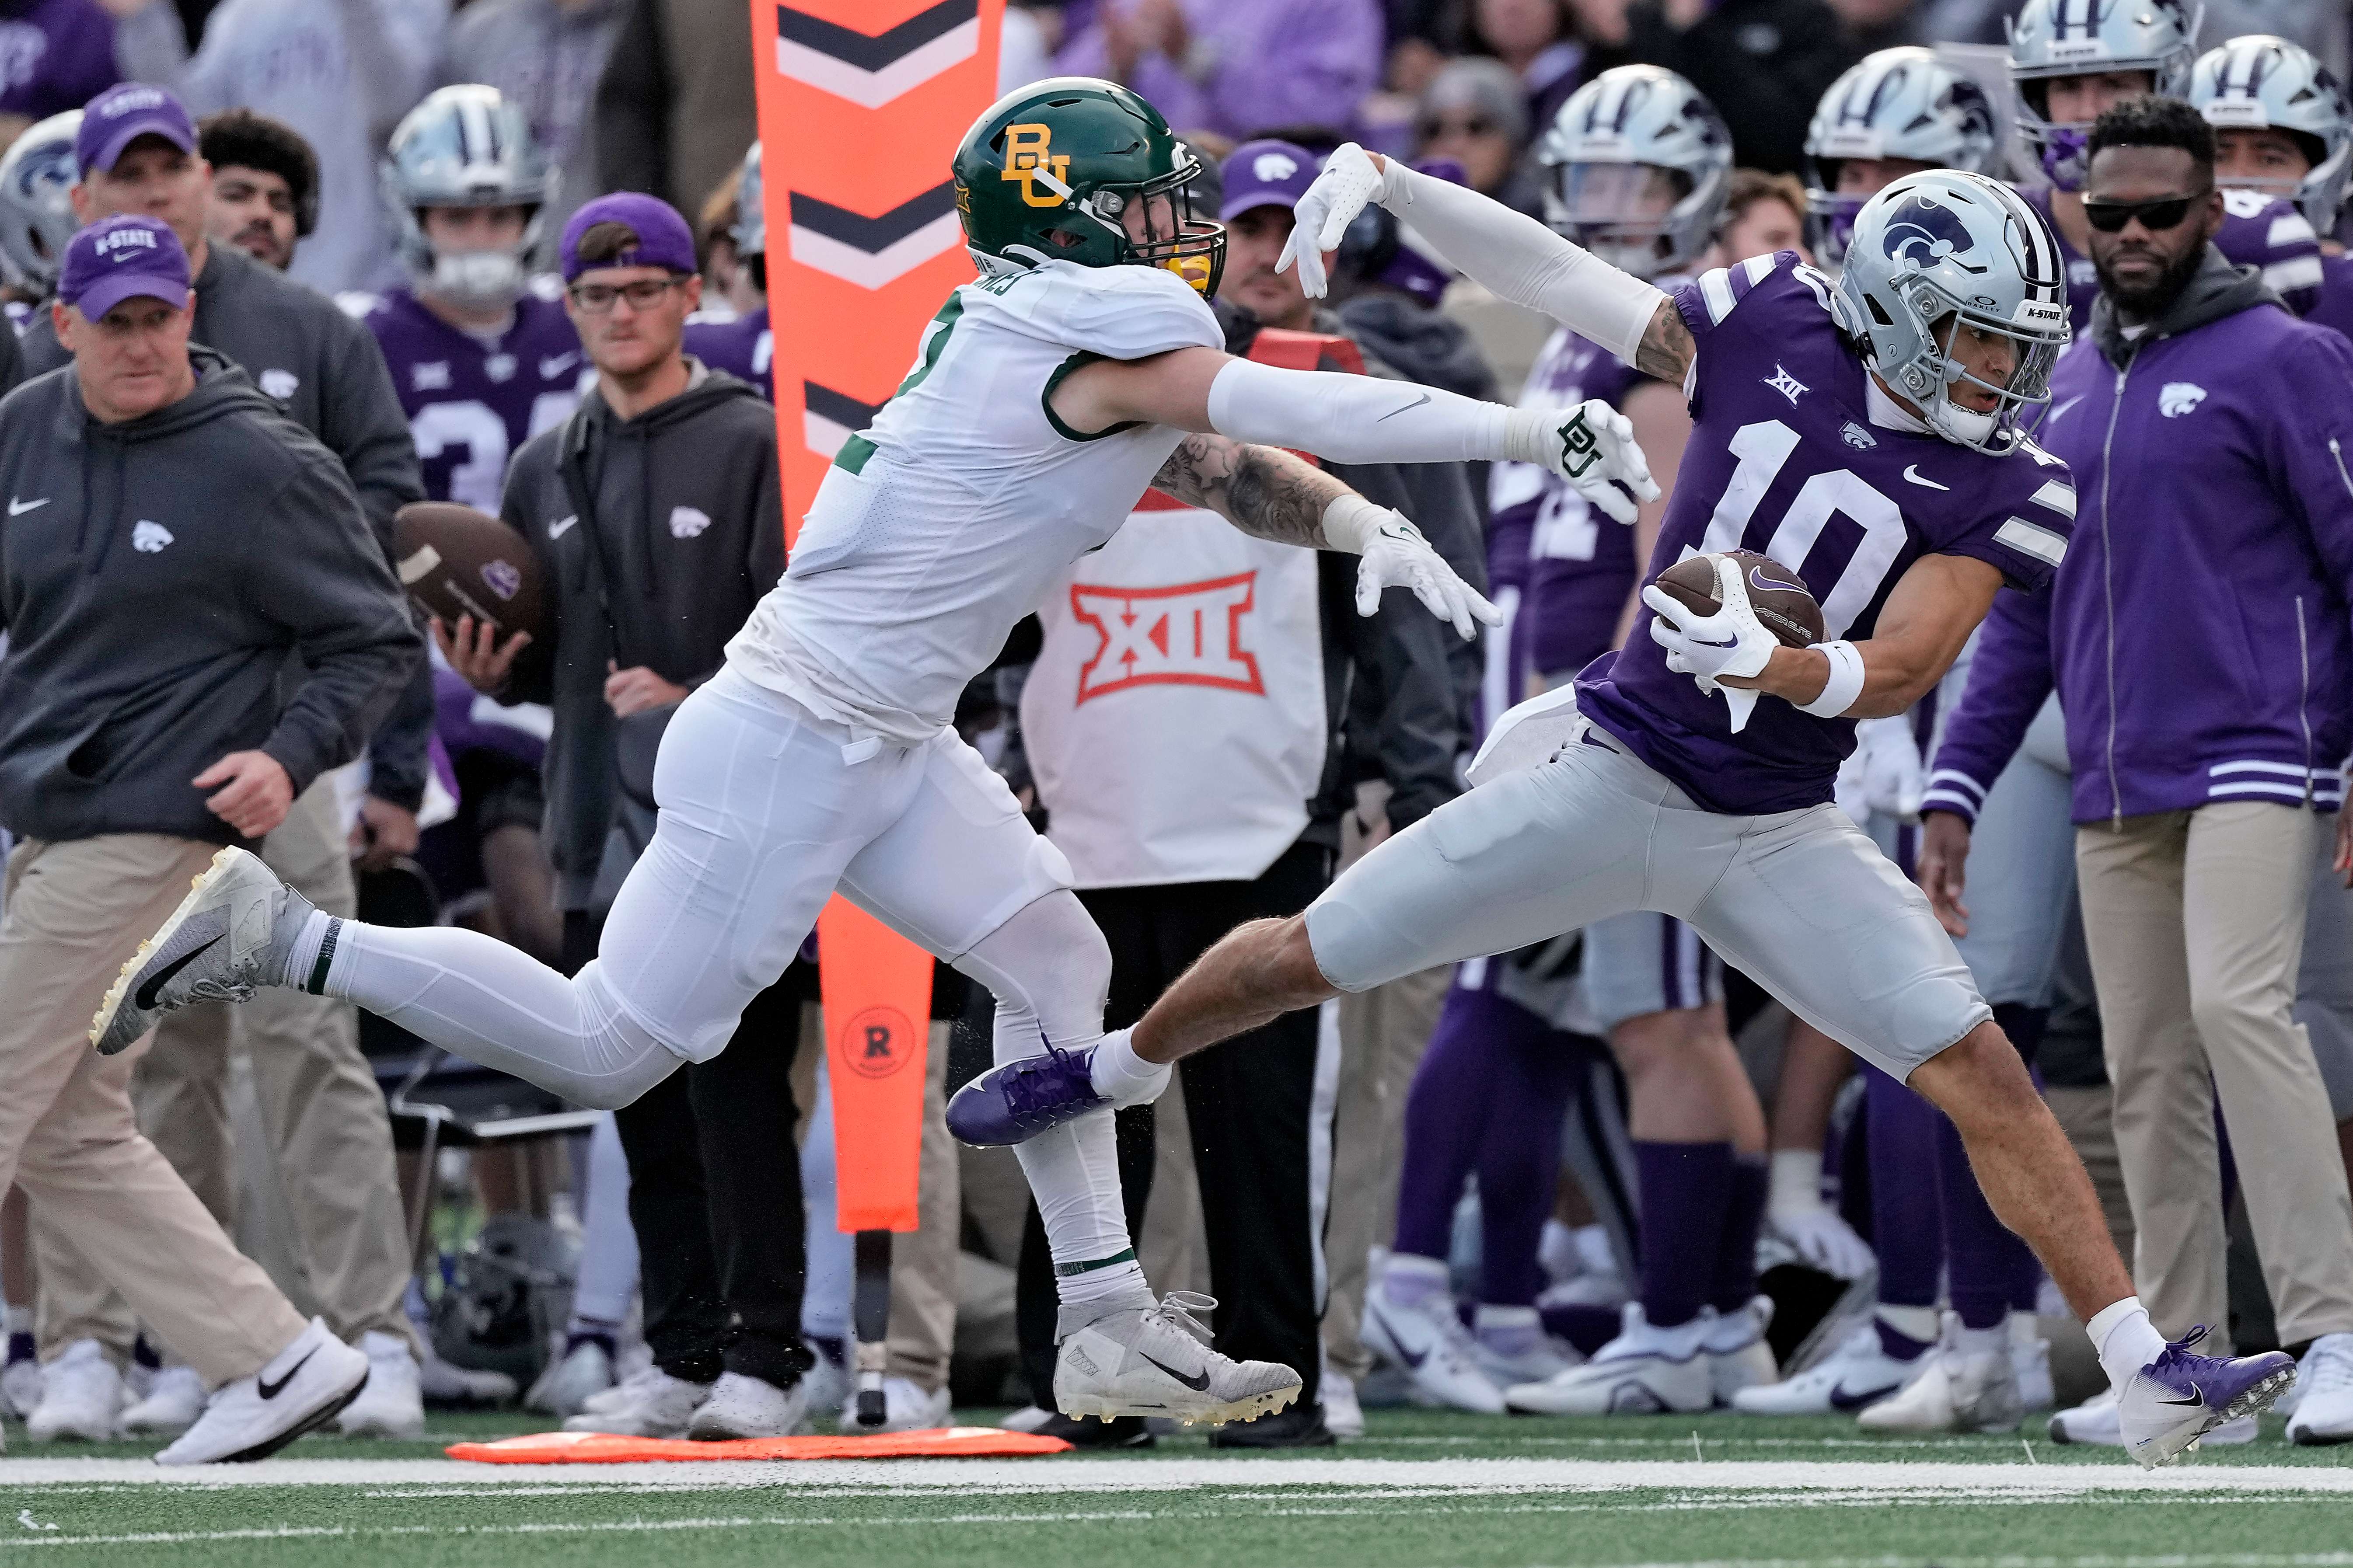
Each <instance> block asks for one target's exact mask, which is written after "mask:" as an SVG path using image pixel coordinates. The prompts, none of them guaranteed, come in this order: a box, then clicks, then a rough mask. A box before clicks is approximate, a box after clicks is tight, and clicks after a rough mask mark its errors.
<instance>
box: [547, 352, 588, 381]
mask: <svg viewBox="0 0 2353 1568" xmlns="http://www.w3.org/2000/svg"><path fill="white" fill-rule="evenodd" d="M577 363H580V356H579V354H578V353H568V354H554V355H551V356H549V357H548V358H545V359H543V360H541V361H540V362H539V378H540V379H541V380H542V381H553V380H554V378H555V377H557V376H559V375H562V374H564V373H565V371H567V370H570V369H571V368H572V367H573V366H574V365H575V364H577Z"/></svg>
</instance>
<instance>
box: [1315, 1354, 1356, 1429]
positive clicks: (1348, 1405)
mask: <svg viewBox="0 0 2353 1568" xmlns="http://www.w3.org/2000/svg"><path fill="white" fill-rule="evenodd" d="M1322 1387H1323V1397H1324V1430H1325V1431H1327V1432H1329V1433H1331V1434H1332V1436H1335V1437H1361V1436H1364V1435H1365V1407H1364V1405H1362V1404H1360V1403H1359V1402H1358V1401H1357V1399H1356V1380H1355V1379H1354V1378H1352V1377H1350V1376H1349V1375H1348V1374H1347V1373H1345V1372H1334V1371H1333V1370H1332V1369H1331V1368H1330V1367H1329V1366H1326V1367H1325V1368H1324V1380H1323V1384H1322Z"/></svg>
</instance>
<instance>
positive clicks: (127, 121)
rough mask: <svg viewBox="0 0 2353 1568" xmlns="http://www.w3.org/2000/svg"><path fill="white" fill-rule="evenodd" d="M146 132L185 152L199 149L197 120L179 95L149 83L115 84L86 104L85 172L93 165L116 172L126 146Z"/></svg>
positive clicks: (77, 149) (81, 143)
mask: <svg viewBox="0 0 2353 1568" xmlns="http://www.w3.org/2000/svg"><path fill="white" fill-rule="evenodd" d="M142 136H161V137H162V138H163V139H164V141H166V142H170V143H171V144H172V145H173V146H174V147H177V148H178V149H179V150H180V151H181V152H183V153H193V152H195V150H196V125H195V121H193V120H190V119H189V118H188V106H187V105H186V104H184V103H182V102H181V101H180V100H179V99H178V98H177V97H175V96H174V95H173V94H172V93H170V92H168V91H166V90H165V89H163V88H160V87H150V86H148V85H147V84H146V83H145V82H137V81H126V82H122V83H121V84H119V85H117V86H114V87H110V88H108V89H106V90H105V91H104V92H101V93H100V94H99V95H98V96H97V97H96V98H93V99H91V100H90V102H89V103H88V104H86V105H84V106H83V108H82V111H81V129H80V130H79V131H77V132H74V162H75V163H78V164H79V165H80V166H81V170H82V172H83V173H84V174H88V173H89V172H90V170H92V169H102V170H106V171H108V172H110V173H111V172H112V170H113V168H114V165H115V162H116V160H118V159H120V158H121V156H122V152H123V149H124V148H126V147H128V146H130V145H131V144H132V142H136V141H138V140H139V138H141V137H142Z"/></svg>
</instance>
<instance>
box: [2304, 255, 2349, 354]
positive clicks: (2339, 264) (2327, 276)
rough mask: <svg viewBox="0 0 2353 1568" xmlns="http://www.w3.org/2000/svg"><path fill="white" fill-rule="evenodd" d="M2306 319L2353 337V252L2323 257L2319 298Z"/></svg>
mask: <svg viewBox="0 0 2353 1568" xmlns="http://www.w3.org/2000/svg"><path fill="white" fill-rule="evenodd" d="M2304 319H2305V320H2306V321H2317V322H2319V323H2320V324H2321V325H2322V326H2324V327H2333V328H2335V329H2336V330H2337V331H2340V332H2342V333H2344V334H2345V335H2346V336H2347V337H2348V338H2353V256H2324V257H2322V258H2320V299H2319V300H2318V301H2317V302H2316V303H2315V304H2314V305H2313V307H2312V309H2311V310H2306V312H2305V313H2304Z"/></svg>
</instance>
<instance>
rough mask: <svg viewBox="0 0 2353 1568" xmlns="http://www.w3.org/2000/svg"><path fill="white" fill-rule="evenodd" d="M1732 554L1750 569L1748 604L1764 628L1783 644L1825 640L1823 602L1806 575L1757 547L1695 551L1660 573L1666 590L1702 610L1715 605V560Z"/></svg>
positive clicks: (1708, 610) (1806, 644) (1710, 611)
mask: <svg viewBox="0 0 2353 1568" xmlns="http://www.w3.org/2000/svg"><path fill="white" fill-rule="evenodd" d="M1718 559H1730V560H1732V561H1736V562H1738V563H1740V569H1741V570H1742V571H1743V572H1746V574H1748V604H1749V607H1750V608H1752V609H1754V610H1755V611H1756V612H1757V619H1758V620H1759V621H1761V622H1763V623H1764V626H1765V629H1766V630H1767V631H1769V632H1771V633H1772V634H1773V635H1774V636H1775V637H1778V638H1780V639H1781V646H1782V647H1811V646H1812V645H1813V644H1815V643H1818V642H1820V641H1821V640H1822V607H1821V606H1820V605H1818V604H1816V603H1814V595H1812V593H1811V592H1810V591H1809V590H1808V589H1807V587H1806V584H1805V582H1804V580H1803V579H1801V578H1800V577H1799V575H1798V574H1796V573H1795V572H1792V571H1790V570H1789V569H1788V567H1787V566H1784V565H1782V564H1781V563H1779V562H1778V561H1774V560H1770V559H1768V558H1767V557H1766V556H1762V555H1759V554H1757V552H1755V551H1753V550H1732V551H1727V552H1725V556H1724V557H1721V558H1720V557H1717V556H1715V555H1691V556H1686V557H1684V558H1683V560H1681V561H1678V562H1676V563H1674V564H1673V565H1672V566H1670V567H1668V568H1667V569H1666V570H1665V571H1663V572H1662V573H1660V574H1659V575H1658V584H1659V587H1660V589H1661V591H1662V592H1663V593H1665V594H1666V595H1667V596H1668V597H1669V598H1672V599H1673V600H1675V601H1676V602H1677V603H1678V604H1683V605H1689V606H1690V607H1691V608H1693V609H1694V610H1696V611H1698V612H1699V613H1700V614H1701V615H1704V616H1712V615H1714V614H1715V610H1716V599H1715V563H1716V562H1717V560H1718Z"/></svg>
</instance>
